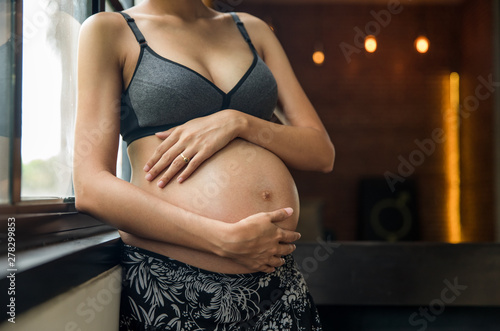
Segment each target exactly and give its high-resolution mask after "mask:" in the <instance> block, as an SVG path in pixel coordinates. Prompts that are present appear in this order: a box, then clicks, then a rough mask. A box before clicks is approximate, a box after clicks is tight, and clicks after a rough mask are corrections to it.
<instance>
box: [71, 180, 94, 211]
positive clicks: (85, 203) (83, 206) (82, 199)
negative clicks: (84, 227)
mask: <svg viewBox="0 0 500 331" xmlns="http://www.w3.org/2000/svg"><path fill="white" fill-rule="evenodd" d="M73 186H74V188H75V208H76V210H78V211H79V212H82V213H87V212H88V211H89V205H91V202H89V194H86V192H87V189H86V188H85V185H84V184H82V183H77V182H76V181H75V183H74V184H73Z"/></svg>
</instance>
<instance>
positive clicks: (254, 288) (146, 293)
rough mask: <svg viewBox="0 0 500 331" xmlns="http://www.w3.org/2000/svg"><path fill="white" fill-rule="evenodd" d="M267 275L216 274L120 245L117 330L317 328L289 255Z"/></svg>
mask: <svg viewBox="0 0 500 331" xmlns="http://www.w3.org/2000/svg"><path fill="white" fill-rule="evenodd" d="M285 260H286V263H285V264H284V265H283V266H281V267H279V268H276V271H274V272H272V273H264V272H257V273H249V274H222V273H216V272H211V271H207V270H203V269H199V268H196V267H193V266H190V265H187V264H185V263H182V262H179V261H176V260H173V259H171V258H169V257H166V256H164V255H161V254H157V253H154V252H150V251H148V250H145V249H142V248H138V247H134V246H129V245H125V244H123V245H122V256H121V265H122V268H123V282H122V295H121V307H120V331H132V330H133V331H140V330H148V331H153V330H155V331H156V330H179V331H180V330H186V331H188V330H189V331H196V330H199V331H205V330H206V331H208V330H218V331H223V330H224V331H229V330H231V331H233V330H234V331H236V330H237V331H244V330H255V331H257V330H308V331H309V330H322V329H321V323H320V320H319V316H318V312H317V310H316V307H315V305H314V303H313V300H312V298H311V295H310V294H309V291H308V289H307V286H306V283H305V281H304V278H303V277H302V274H301V273H300V272H299V270H298V269H297V267H296V264H295V262H294V260H293V257H292V256H291V255H288V256H286V257H285Z"/></svg>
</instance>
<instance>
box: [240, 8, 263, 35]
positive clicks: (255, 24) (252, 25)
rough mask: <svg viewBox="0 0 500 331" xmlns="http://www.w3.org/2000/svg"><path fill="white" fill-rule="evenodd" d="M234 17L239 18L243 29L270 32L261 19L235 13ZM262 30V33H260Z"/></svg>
mask: <svg viewBox="0 0 500 331" xmlns="http://www.w3.org/2000/svg"><path fill="white" fill-rule="evenodd" d="M236 15H238V17H239V18H240V20H241V21H242V22H243V24H245V28H246V29H247V30H248V31H249V33H250V31H254V30H257V31H260V32H262V31H266V32H267V31H270V30H271V29H270V28H269V25H268V24H267V23H266V22H264V21H263V20H262V19H260V18H258V17H257V16H254V15H252V14H249V13H244V12H237V13H236ZM261 30H262V31H261Z"/></svg>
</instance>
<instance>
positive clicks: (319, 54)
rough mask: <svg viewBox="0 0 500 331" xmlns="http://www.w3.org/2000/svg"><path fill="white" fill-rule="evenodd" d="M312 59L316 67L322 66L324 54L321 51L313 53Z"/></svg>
mask: <svg viewBox="0 0 500 331" xmlns="http://www.w3.org/2000/svg"><path fill="white" fill-rule="evenodd" d="M312 59H313V61H314V63H316V64H317V65H319V66H320V65H322V64H323V63H324V62H325V53H323V52H322V51H315V52H314V53H313V56H312Z"/></svg>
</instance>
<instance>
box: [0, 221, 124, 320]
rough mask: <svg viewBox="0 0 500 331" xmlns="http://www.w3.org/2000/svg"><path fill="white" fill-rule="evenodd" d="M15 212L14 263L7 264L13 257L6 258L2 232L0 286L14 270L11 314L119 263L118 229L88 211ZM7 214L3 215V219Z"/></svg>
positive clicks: (6, 287) (8, 281)
mask: <svg viewBox="0 0 500 331" xmlns="http://www.w3.org/2000/svg"><path fill="white" fill-rule="evenodd" d="M14 217H15V224H16V227H15V239H16V241H15V244H16V246H15V248H16V251H15V252H14V254H15V264H14V265H13V266H10V265H8V263H9V262H11V261H12V260H10V261H9V260H8V256H7V253H8V251H7V240H6V237H7V236H6V234H5V233H2V234H1V235H2V238H0V240H1V243H2V247H3V249H2V258H1V260H0V275H1V279H0V288H2V289H4V290H5V294H7V292H8V289H9V287H10V286H11V284H10V283H11V281H10V278H7V276H8V275H10V274H11V273H12V274H14V275H15V282H14V284H15V294H12V295H10V294H9V297H15V302H16V315H20V314H22V313H23V312H25V311H27V310H28V309H30V308H32V307H35V306H37V305H39V304H41V303H43V302H45V301H47V300H49V299H51V298H53V297H55V296H57V295H59V294H61V293H64V292H66V291H67V290H69V289H71V288H73V287H75V286H78V285H80V284H82V283H84V282H86V281H87V280H89V279H91V278H93V277H96V276H97V275H99V274H101V273H102V272H104V271H106V270H109V269H110V268H112V267H114V266H116V265H117V264H118V263H119V246H118V242H119V235H118V232H117V231H116V229H114V228H113V227H111V226H109V225H106V224H104V223H102V222H100V221H98V220H96V219H94V218H92V217H90V216H88V215H84V214H80V213H77V212H65V213H52V214H35V215H32V214H30V215H28V214H25V215H14ZM7 218H8V217H6V216H5V215H2V219H4V220H5V221H7ZM10 257H12V255H11V256H10ZM5 298H6V299H8V300H10V299H9V298H7V297H5ZM4 300H5V299H4ZM4 302H5V301H4ZM7 317H8V315H5V316H4V318H3V319H2V321H3V320H6V319H7Z"/></svg>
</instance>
